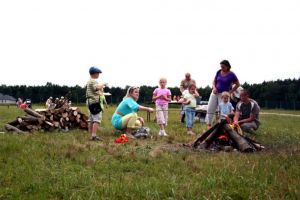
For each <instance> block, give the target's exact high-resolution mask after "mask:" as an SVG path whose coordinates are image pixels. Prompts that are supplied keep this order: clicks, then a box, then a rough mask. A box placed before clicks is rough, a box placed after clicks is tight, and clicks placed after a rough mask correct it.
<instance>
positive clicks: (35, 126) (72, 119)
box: [4, 104, 88, 134]
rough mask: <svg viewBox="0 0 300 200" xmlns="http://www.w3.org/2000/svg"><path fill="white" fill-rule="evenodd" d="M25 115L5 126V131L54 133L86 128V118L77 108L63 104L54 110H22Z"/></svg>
mask: <svg viewBox="0 0 300 200" xmlns="http://www.w3.org/2000/svg"><path fill="white" fill-rule="evenodd" d="M24 111H25V113H26V115H25V116H22V117H17V118H16V119H15V120H14V121H12V122H9V123H7V124H5V126H4V127H5V129H6V130H7V131H13V132H17V133H20V134H22V133H26V132H34V131H55V130H63V131H68V130H70V129H76V128H79V129H85V130H87V128H88V123H87V119H88V117H87V116H86V115H85V114H83V113H82V112H80V110H79V108H77V107H70V106H69V105H67V104H65V105H62V106H61V107H59V108H54V109H36V110H32V109H30V108H26V109H24Z"/></svg>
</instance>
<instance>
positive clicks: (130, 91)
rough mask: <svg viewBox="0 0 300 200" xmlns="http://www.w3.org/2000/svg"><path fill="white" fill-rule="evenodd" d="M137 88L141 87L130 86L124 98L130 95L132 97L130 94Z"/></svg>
mask: <svg viewBox="0 0 300 200" xmlns="http://www.w3.org/2000/svg"><path fill="white" fill-rule="evenodd" d="M135 89H140V87H136V86H130V87H129V88H128V89H127V92H126V95H125V96H124V98H123V99H125V98H128V97H131V95H130V94H131V93H132V92H133V91H134V90H135Z"/></svg>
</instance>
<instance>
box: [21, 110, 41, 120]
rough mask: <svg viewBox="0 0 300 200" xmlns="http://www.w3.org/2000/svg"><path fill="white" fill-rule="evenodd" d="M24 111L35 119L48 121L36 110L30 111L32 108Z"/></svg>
mask: <svg viewBox="0 0 300 200" xmlns="http://www.w3.org/2000/svg"><path fill="white" fill-rule="evenodd" d="M24 111H25V112H26V113H28V114H30V115H32V116H34V117H38V118H41V119H43V120H45V119H46V117H45V116H44V115H41V114H39V113H38V112H35V111H34V110H32V109H30V108H25V109H24Z"/></svg>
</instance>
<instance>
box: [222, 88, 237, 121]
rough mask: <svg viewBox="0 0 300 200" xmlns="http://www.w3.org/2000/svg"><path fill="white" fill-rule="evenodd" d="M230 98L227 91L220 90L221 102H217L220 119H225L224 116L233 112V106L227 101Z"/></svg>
mask: <svg viewBox="0 0 300 200" xmlns="http://www.w3.org/2000/svg"><path fill="white" fill-rule="evenodd" d="M229 99H230V94H229V92H222V95H221V102H220V104H219V113H220V114H219V118H220V120H223V119H226V117H227V116H228V115H229V114H234V112H233V110H234V108H233V106H232V104H231V103H230V101H229Z"/></svg>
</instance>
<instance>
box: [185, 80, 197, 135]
mask: <svg viewBox="0 0 300 200" xmlns="http://www.w3.org/2000/svg"><path fill="white" fill-rule="evenodd" d="M196 97H199V93H198V91H197V88H196V85H194V84H191V85H189V87H188V90H187V91H184V92H183V102H182V103H183V105H184V110H185V116H186V127H187V131H188V132H187V133H188V134H189V135H195V133H194V132H193V131H192V128H193V123H194V118H195V114H196V104H197V103H196Z"/></svg>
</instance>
